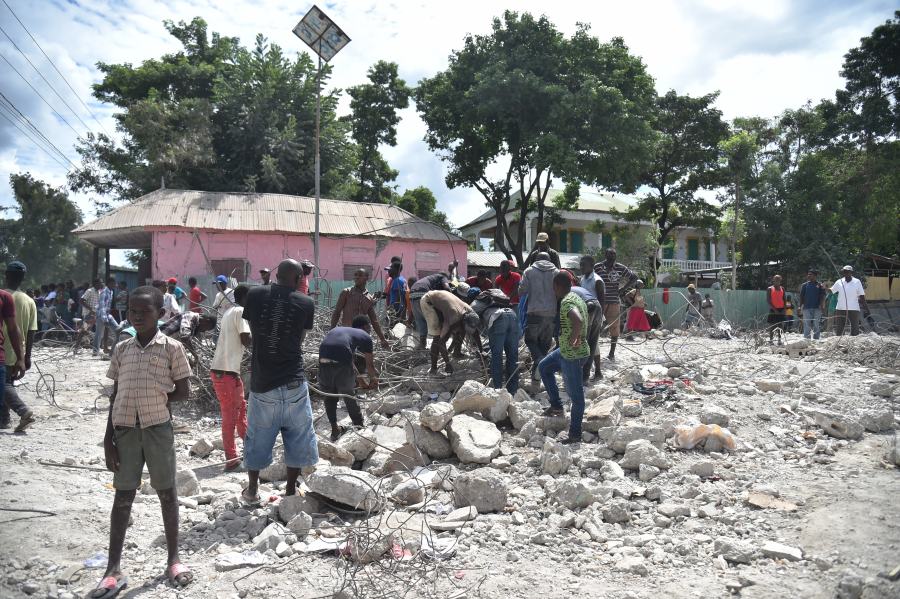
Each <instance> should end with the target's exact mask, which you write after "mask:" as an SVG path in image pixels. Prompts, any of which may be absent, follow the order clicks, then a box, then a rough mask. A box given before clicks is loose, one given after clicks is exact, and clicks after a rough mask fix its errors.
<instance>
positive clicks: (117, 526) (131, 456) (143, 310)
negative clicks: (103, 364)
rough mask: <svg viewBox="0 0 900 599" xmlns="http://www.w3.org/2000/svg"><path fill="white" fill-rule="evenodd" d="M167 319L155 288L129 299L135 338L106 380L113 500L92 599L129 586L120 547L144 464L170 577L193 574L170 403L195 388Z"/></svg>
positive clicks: (176, 581) (185, 578) (119, 348)
mask: <svg viewBox="0 0 900 599" xmlns="http://www.w3.org/2000/svg"><path fill="white" fill-rule="evenodd" d="M162 313H163V295H162V292H161V291H160V290H159V289H155V288H153V287H138V288H137V289H135V290H134V291H133V292H132V293H131V296H130V297H129V298H128V320H129V321H130V322H131V325H132V326H133V327H134V329H135V333H136V334H135V336H134V337H132V338H130V339H126V340H125V341H122V342H121V343H119V344H118V345H116V346H115V348H114V349H113V352H112V356H111V357H110V362H109V370H108V371H107V372H106V376H107V377H108V378H111V379H112V380H113V381H115V383H114V384H113V392H112V395H111V396H110V398H109V417H108V418H107V421H106V435H105V436H104V438H103V452H104V454H105V457H106V467H107V469H109V470H110V471H111V472H113V487H114V488H115V490H116V495H115V498H114V499H113V507H112V514H111V515H110V526H109V561H108V563H107V566H106V572H105V573H104V575H103V578H102V579H101V580H100V583H99V584H98V585H97V588H96V589H94V590H93V591H91V593H90V594H89V595H88V597H90V598H92V599H111V598H112V597H115V596H116V595H118V594H119V591H121V590H122V589H123V588H125V586H127V584H128V579H127V578H126V577H125V576H123V575H122V570H121V560H122V547H123V545H124V543H125V531H126V529H127V528H128V521H129V519H130V517H131V505H132V503H134V496H135V493H136V491H137V488H138V487H139V486H140V484H141V474H142V472H143V470H144V463H146V464H147V469H148V470H149V471H150V484H151V485H152V486H153V488H154V489H156V494H157V496H158V497H159V505H160V508H161V509H162V516H163V527H164V528H165V533H166V548H167V549H168V552H169V556H168V562H167V566H166V576H167V577H168V579H169V582H170V583H171V584H173V585H175V586H178V587H184V586H187V585H188V584H190V582H191V581H192V580H193V579H194V575H193V574H192V573H191V571H190V570H188V568H187V566H185V565H184V564H182V563H181V561H180V560H179V557H178V492H177V490H176V488H175V433H174V431H173V429H172V417H171V412H170V410H171V408H170V403H171V402H173V401H183V400H186V399H187V398H188V394H189V393H190V387H189V382H188V377H190V376H191V367H190V365H189V364H188V359H187V355H186V354H185V352H184V347H183V346H182V345H181V343H179V342H178V341H176V340H175V339H172V338H170V337H166V336H165V335H163V334H162V333H161V332H160V331H159V328H158V326H157V320H158V319H159V318H160V317H161V316H162Z"/></svg>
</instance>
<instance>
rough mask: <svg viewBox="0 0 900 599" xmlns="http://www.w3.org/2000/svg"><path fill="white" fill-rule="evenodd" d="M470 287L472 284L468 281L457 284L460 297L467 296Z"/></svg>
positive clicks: (457, 293) (457, 292)
mask: <svg viewBox="0 0 900 599" xmlns="http://www.w3.org/2000/svg"><path fill="white" fill-rule="evenodd" d="M469 289H470V286H469V284H468V283H460V284H459V285H457V286H456V290H455V291H456V295H458V296H460V297H466V296H467V295H469Z"/></svg>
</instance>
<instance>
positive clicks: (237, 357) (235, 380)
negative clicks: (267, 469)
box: [209, 285, 250, 471]
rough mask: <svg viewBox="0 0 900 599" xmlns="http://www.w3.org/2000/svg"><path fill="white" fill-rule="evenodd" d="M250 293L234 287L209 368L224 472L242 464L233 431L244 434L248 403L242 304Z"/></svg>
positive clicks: (247, 326)
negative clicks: (243, 365)
mask: <svg viewBox="0 0 900 599" xmlns="http://www.w3.org/2000/svg"><path fill="white" fill-rule="evenodd" d="M249 290H250V289H249V287H247V286H246V285H238V286H237V287H235V289H234V302H235V305H234V306H232V307H230V308H228V310H226V312H225V314H224V315H223V316H222V322H221V327H220V332H219V340H218V342H217V343H216V354H215V356H214V357H213V359H212V363H211V364H210V369H209V370H210V376H211V377H212V384H213V389H215V391H216V397H218V398H219V406H220V409H221V412H222V445H223V447H224V448H225V459H226V460H228V463H227V464H225V470H226V471H231V470H235V469H236V468H238V467H239V466H240V465H241V460H240V459H239V458H238V455H237V449H236V448H235V446H234V433H235V429H237V434H238V436H239V437H240V438H241V439H243V438H244V437H245V436H246V434H247V401H246V400H245V399H244V382H243V381H242V380H241V360H242V358H243V357H244V348H245V347H250V324H249V323H248V322H247V321H246V320H244V303H245V302H246V301H247V292H248V291H249Z"/></svg>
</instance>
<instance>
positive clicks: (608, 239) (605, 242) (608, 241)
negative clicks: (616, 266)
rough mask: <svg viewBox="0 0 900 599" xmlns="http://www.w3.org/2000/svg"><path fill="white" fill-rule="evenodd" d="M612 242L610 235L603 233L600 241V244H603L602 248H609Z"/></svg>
mask: <svg viewBox="0 0 900 599" xmlns="http://www.w3.org/2000/svg"><path fill="white" fill-rule="evenodd" d="M612 242H613V240H612V235H610V234H609V233H604V234H603V240H602V241H601V245H602V246H603V249H604V250H606V249H609V248H611V247H612Z"/></svg>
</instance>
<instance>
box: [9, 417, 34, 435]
mask: <svg viewBox="0 0 900 599" xmlns="http://www.w3.org/2000/svg"><path fill="white" fill-rule="evenodd" d="M34 421H35V417H34V414H33V413H32V412H25V415H24V416H22V417H21V418H20V419H19V426H17V427H16V430H14V431H13V432H14V433H24V432H25V429H26V428H28V427H29V426H31V425H32V424H33V423H34Z"/></svg>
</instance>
